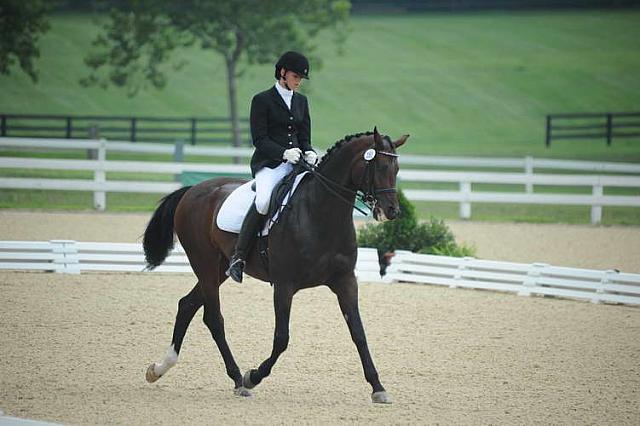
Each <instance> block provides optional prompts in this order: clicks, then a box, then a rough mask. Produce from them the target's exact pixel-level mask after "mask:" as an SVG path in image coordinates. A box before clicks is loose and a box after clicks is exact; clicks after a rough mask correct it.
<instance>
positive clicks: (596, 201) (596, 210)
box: [591, 185, 603, 225]
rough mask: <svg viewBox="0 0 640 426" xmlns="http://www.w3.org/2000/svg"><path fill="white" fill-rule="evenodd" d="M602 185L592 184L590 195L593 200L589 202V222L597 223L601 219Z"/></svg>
mask: <svg viewBox="0 0 640 426" xmlns="http://www.w3.org/2000/svg"><path fill="white" fill-rule="evenodd" d="M602 194H603V191H602V185H593V190H592V195H593V201H592V204H591V223H592V224H594V225H595V224H597V223H600V222H601V221H602V204H600V203H602V200H601V199H600V198H601V197H602Z"/></svg>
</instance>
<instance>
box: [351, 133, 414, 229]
mask: <svg viewBox="0 0 640 426" xmlns="http://www.w3.org/2000/svg"><path fill="white" fill-rule="evenodd" d="M371 137H372V138H373V144H371V143H369V144H368V145H366V146H364V148H363V149H362V150H361V151H360V152H359V155H361V158H360V159H358V161H357V162H356V165H355V166H354V168H353V170H352V180H353V182H354V184H355V185H356V187H357V189H358V190H360V191H362V193H363V194H364V196H365V202H366V203H367V204H369V206H370V207H372V210H373V217H374V219H375V220H377V221H380V222H384V221H385V220H388V219H395V218H396V216H398V214H399V213H400V207H399V205H398V195H397V193H396V175H397V174H398V154H396V149H397V148H399V147H400V146H402V145H403V144H404V143H405V142H406V141H407V139H408V138H409V135H404V136H402V137H401V138H400V139H398V140H396V141H392V140H391V139H390V138H389V137H388V136H381V135H380V134H379V133H378V129H377V128H374V130H373V135H371Z"/></svg>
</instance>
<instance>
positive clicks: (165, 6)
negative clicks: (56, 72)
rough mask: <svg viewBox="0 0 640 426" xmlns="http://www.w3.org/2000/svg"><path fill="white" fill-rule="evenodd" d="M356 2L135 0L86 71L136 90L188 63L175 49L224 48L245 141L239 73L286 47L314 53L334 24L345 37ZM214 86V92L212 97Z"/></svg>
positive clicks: (117, 13) (114, 20)
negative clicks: (316, 39) (175, 57)
mask: <svg viewBox="0 0 640 426" xmlns="http://www.w3.org/2000/svg"><path fill="white" fill-rule="evenodd" d="M350 8H351V3H350V2H349V1H347V0H306V1H305V2H304V4H301V3H300V2H299V1H297V0H254V1H251V2H247V1H246V0H216V1H202V0H182V1H176V0H130V1H128V2H126V3H125V5H124V6H122V7H120V8H114V9H113V10H112V11H111V13H110V15H109V19H108V21H107V23H106V24H104V26H103V28H102V33H101V34H99V35H98V36H97V37H96V38H95V39H94V41H93V50H92V51H91V52H89V53H88V54H87V55H86V56H85V64H86V65H87V66H88V67H89V68H90V69H91V73H90V74H89V75H88V76H86V77H84V78H82V79H80V84H82V85H83V86H85V87H89V86H100V87H102V88H106V87H108V86H109V85H115V86H119V87H125V88H126V89H127V93H128V94H129V95H130V96H133V95H135V94H136V93H138V91H139V90H140V88H143V87H145V86H146V85H147V83H150V84H151V85H152V86H153V87H155V88H163V87H164V86H165V85H166V82H167V75H168V74H169V73H170V72H171V71H172V68H173V69H179V68H181V67H183V66H184V65H185V61H184V60H183V61H176V62H173V64H172V66H169V67H167V63H168V62H169V61H170V59H171V54H172V52H173V51H175V50H178V49H181V48H190V47H194V46H197V47H200V48H201V49H202V50H208V51H213V52H215V53H217V54H219V55H220V56H222V58H223V60H224V64H225V68H226V76H227V85H228V87H227V89H228V91H227V93H228V95H229V106H230V108H229V110H230V115H231V122H232V130H233V141H234V145H235V146H241V145H242V140H241V135H240V132H239V118H238V102H237V100H236V98H237V94H236V93H237V83H236V79H237V78H238V77H240V75H241V74H242V73H243V71H242V70H241V69H240V68H239V65H240V63H241V62H240V61H241V60H242V59H243V58H245V63H247V64H266V63H271V64H274V63H275V61H276V60H277V58H278V57H279V56H280V55H281V54H282V53H284V51H287V50H298V51H301V52H304V53H305V54H306V55H308V56H311V57H312V58H313V59H315V60H312V64H313V66H316V67H317V66H318V65H319V62H320V61H319V60H317V59H316V58H314V57H313V55H312V53H313V51H314V46H313V44H312V43H311V39H313V38H314V37H315V36H317V35H318V33H319V31H320V30H322V29H323V28H327V27H332V28H333V29H334V32H335V34H336V37H335V41H336V42H337V43H338V44H340V43H344V41H345V36H344V34H346V24H345V22H346V20H347V18H348V16H349V11H350ZM213 95H214V94H213V93H212V94H211V98H213Z"/></svg>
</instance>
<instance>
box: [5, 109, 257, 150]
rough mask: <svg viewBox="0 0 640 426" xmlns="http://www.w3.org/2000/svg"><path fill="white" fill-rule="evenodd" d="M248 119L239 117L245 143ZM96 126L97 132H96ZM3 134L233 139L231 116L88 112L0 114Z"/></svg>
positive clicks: (195, 140)
mask: <svg viewBox="0 0 640 426" xmlns="http://www.w3.org/2000/svg"><path fill="white" fill-rule="evenodd" d="M248 122H249V121H248V119H246V118H243V119H241V120H240V131H241V137H242V141H243V143H245V142H248V141H249V126H248ZM95 130H97V132H98V134H97V135H96V134H94V133H92V132H94V131H95ZM0 136H11V137H32V138H65V139H86V138H90V137H91V138H92V137H96V136H100V137H103V138H106V139H112V140H120V141H131V142H169V143H174V142H175V141H176V140H183V141H184V142H186V143H191V144H192V145H195V144H198V143H203V144H212V143H213V144H215V143H225V144H229V143H232V142H233V132H232V128H231V119H229V118H222V117H211V118H202V117H192V118H176V117H121V116H88V115H73V116H71V115H42V114H0Z"/></svg>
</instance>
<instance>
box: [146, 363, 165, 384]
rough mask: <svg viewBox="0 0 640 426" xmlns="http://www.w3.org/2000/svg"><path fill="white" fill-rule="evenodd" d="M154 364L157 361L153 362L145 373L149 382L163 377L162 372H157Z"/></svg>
mask: <svg viewBox="0 0 640 426" xmlns="http://www.w3.org/2000/svg"><path fill="white" fill-rule="evenodd" d="M154 365H155V363H153V362H152V363H151V365H150V366H149V368H147V374H146V375H145V377H146V378H147V382H149V383H153V382H155V381H156V380H158V379H159V378H160V377H162V375H161V374H156V371H155V370H154V368H153V366H154Z"/></svg>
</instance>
